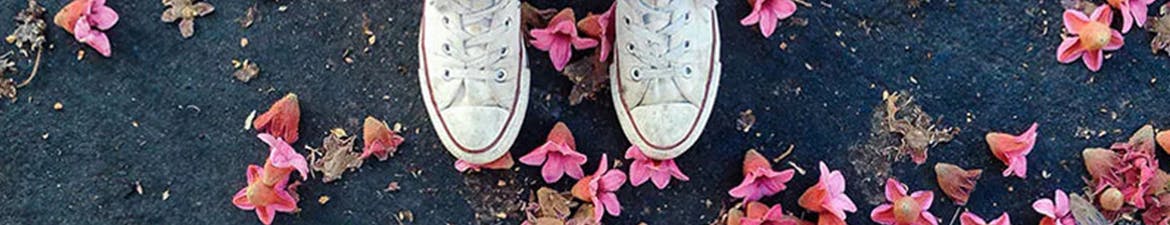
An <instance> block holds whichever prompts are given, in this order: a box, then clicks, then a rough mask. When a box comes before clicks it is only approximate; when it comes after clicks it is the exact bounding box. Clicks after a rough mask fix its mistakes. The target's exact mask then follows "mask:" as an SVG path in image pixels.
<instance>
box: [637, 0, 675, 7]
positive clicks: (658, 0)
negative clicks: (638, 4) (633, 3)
mask: <svg viewBox="0 0 1170 225" xmlns="http://www.w3.org/2000/svg"><path fill="white" fill-rule="evenodd" d="M672 1H674V0H642V2H644V3H646V5H650V6H653V7H655V8H662V7H667V6H669V5H670V2H672Z"/></svg>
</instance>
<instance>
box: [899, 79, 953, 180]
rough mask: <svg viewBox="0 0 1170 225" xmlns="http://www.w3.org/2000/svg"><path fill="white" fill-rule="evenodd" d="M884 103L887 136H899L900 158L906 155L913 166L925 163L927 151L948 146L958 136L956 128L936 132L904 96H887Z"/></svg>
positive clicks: (907, 97)
mask: <svg viewBox="0 0 1170 225" xmlns="http://www.w3.org/2000/svg"><path fill="white" fill-rule="evenodd" d="M885 101H886V102H885V105H886V123H887V124H889V127H888V129H889V132H892V133H897V134H900V135H902V144H901V146H899V147H898V150H899V152H901V154H903V155H907V154H908V155H910V156H911V158H912V159H913V161H914V163H916V164H920V165H921V164H922V163H925V162H926V157H927V151H928V150H929V149H930V147H933V146H935V145H936V144H939V143H945V142H950V141H951V139H953V138H954V137H955V135H957V134H958V133H959V129H956V128H945V129H940V128H939V127H940V126H937V125H935V124H934V123H935V121H934V119H933V118H932V117H931V116H930V115H927V114H926V112H923V111H922V108H920V107H919V106H918V104H915V103H914V99H913V98H911V97H909V96H907V94H906V93H904V92H898V93H894V94H891V95H889V96H888V97H887V98H886V99H885Z"/></svg>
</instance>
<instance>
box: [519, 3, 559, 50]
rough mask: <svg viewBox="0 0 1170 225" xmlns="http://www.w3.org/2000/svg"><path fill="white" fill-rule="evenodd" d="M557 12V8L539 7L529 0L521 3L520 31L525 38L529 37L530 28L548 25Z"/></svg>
mask: <svg viewBox="0 0 1170 225" xmlns="http://www.w3.org/2000/svg"><path fill="white" fill-rule="evenodd" d="M556 14H557V10H556V9H537V8H536V7H534V6H532V5H530V4H528V3H527V2H525V3H521V6H520V22H521V23H520V31H522V32H523V33H524V37H525V40H527V39H528V30H530V29H532V28H544V27H545V26H548V20H549V19H552V17H553V15H556ZM524 43H525V44H527V43H528V42H527V41H526V42H524Z"/></svg>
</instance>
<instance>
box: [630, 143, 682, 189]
mask: <svg viewBox="0 0 1170 225" xmlns="http://www.w3.org/2000/svg"><path fill="white" fill-rule="evenodd" d="M626 159H633V160H634V162H633V163H631V164H630V184H632V185H634V187H637V186H639V185H642V183H646V180H653V181H654V186H655V187H658V189H663V188H666V185H668V184H670V178H671V177H674V178H675V179H678V180H681V181H688V180H691V178H690V177H687V175H686V174H683V172H682V170H681V169H679V168H678V164H675V163H674V159H667V160H657V159H652V158H650V157H646V155H645V154H642V149H641V148H638V146H637V145H635V146H630V148H628V149H626Z"/></svg>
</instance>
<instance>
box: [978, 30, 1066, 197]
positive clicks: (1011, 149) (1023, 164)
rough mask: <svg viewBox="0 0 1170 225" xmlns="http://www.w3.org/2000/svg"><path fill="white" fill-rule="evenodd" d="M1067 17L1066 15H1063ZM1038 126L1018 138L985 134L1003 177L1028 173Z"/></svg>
mask: <svg viewBox="0 0 1170 225" xmlns="http://www.w3.org/2000/svg"><path fill="white" fill-rule="evenodd" d="M1065 15H1067V13H1066V14H1065ZM1039 126H1040V125H1039V124H1036V123H1032V127H1031V128H1028V131H1024V133H1023V134H1020V135H1018V136H1015V135H1011V134H1005V133H998V132H991V133H987V137H986V139H987V145H988V146H990V147H991V153H992V154H993V155H995V158H998V159H999V160H1000V161H1003V163H1004V164H1007V166H1008V168H1007V169H1004V170H1003V176H1005V177H1006V176H1010V175H1012V174H1015V175H1016V176H1018V177H1020V178H1024V177H1025V176H1026V175H1025V174H1027V173H1028V158H1027V156H1028V153H1030V152H1032V147H1034V146H1035V145H1036V128H1037V127H1039Z"/></svg>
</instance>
